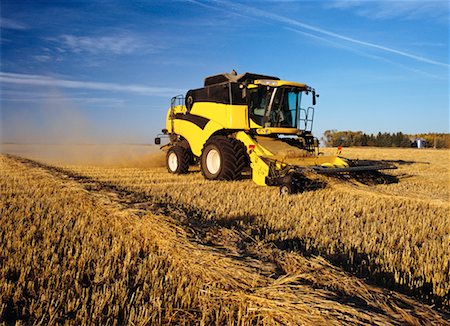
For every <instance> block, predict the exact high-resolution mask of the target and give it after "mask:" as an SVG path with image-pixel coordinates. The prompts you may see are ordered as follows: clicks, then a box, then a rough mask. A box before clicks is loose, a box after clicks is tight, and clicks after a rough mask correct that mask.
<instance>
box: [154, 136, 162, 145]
mask: <svg viewBox="0 0 450 326" xmlns="http://www.w3.org/2000/svg"><path fill="white" fill-rule="evenodd" d="M155 145H161V138H159V137H156V138H155Z"/></svg>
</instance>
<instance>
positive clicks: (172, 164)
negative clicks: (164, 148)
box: [167, 152, 178, 172]
mask: <svg viewBox="0 0 450 326" xmlns="http://www.w3.org/2000/svg"><path fill="white" fill-rule="evenodd" d="M167 162H168V164H169V169H170V171H172V172H175V171H176V170H177V168H178V157H177V154H175V153H174V152H172V153H170V154H169V158H168V159H167Z"/></svg>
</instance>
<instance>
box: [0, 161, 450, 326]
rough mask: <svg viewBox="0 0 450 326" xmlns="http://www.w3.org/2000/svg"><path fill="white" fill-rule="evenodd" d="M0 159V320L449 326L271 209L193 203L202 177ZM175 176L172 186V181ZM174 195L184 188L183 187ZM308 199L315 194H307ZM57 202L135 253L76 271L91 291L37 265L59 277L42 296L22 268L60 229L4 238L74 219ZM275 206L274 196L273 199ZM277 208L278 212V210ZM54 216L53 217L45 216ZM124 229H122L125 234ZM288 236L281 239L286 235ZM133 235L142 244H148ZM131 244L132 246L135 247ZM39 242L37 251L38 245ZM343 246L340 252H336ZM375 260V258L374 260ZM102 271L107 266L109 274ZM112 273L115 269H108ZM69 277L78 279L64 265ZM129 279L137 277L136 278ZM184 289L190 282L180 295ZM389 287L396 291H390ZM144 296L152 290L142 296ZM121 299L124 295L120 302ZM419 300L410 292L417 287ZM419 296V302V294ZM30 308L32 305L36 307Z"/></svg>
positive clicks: (90, 242)
mask: <svg viewBox="0 0 450 326" xmlns="http://www.w3.org/2000/svg"><path fill="white" fill-rule="evenodd" d="M1 160H2V161H1V164H2V170H3V171H4V172H6V173H5V178H4V179H2V184H1V185H2V190H1V192H2V193H1V194H2V198H5V199H4V200H3V199H2V203H1V205H2V206H1V212H2V215H1V219H2V226H3V225H5V226H6V227H4V228H3V227H2V232H1V238H2V239H1V240H2V243H3V246H5V248H2V253H3V252H9V255H7V256H6V255H5V256H3V257H0V258H1V260H2V262H4V264H3V267H2V270H1V274H0V276H1V279H0V280H1V282H2V287H3V291H2V294H1V304H2V306H1V308H0V317H2V319H3V320H6V321H14V320H24V321H28V322H30V321H31V322H35V321H37V320H38V319H39V318H42V321H45V322H50V323H52V322H55V321H63V320H69V321H70V320H73V321H74V322H86V321H88V320H89V321H93V322H101V323H105V322H107V323H117V322H118V323H122V322H134V323H138V324H142V323H144V324H145V323H174V322H175V323H179V324H192V323H194V324H195V323H197V322H203V323H205V324H210V323H218V324H233V323H238V324H250V323H255V322H256V323H260V324H268V325H269V324H274V323H279V324H317V323H322V324H325V323H326V324H361V325H363V324H405V323H408V324H445V323H446V322H448V316H447V315H445V314H443V313H439V312H438V311H436V310H433V309H431V308H429V307H427V306H426V305H424V304H422V303H419V302H418V301H417V300H415V299H411V298H410V297H407V296H406V295H404V294H400V293H398V292H394V291H391V290H389V289H384V288H380V287H377V286H373V285H369V284H368V283H366V282H364V281H363V280H361V279H360V278H356V277H354V276H351V275H350V274H348V272H346V271H344V270H343V269H342V268H341V267H343V268H344V269H346V270H348V271H351V272H354V273H356V274H358V273H360V272H362V271H363V269H362V268H361V266H360V267H359V269H358V268H353V267H352V265H351V264H347V263H346V260H348V259H350V256H349V255H348V254H346V253H344V252H337V253H336V254H334V255H331V254H330V253H329V252H328V253H327V252H326V251H323V250H322V249H321V246H320V245H318V244H317V243H314V242H313V241H311V242H308V241H305V240H304V239H302V238H301V237H293V236H290V235H289V234H287V233H286V231H285V230H286V229H288V228H289V225H287V226H285V229H280V228H279V227H278V226H277V224H276V223H275V224H273V223H272V224H271V223H270V221H264V216H265V214H264V208H263V209H262V210H261V213H259V214H255V213H252V210H251V209H250V208H249V209H248V210H244V211H242V212H241V213H239V212H237V211H234V210H235V209H237V208H236V207H238V208H239V205H240V201H239V200H236V202H234V203H228V204H227V205H228V206H227V207H226V208H225V209H224V210H223V212H222V213H221V212H220V208H219V207H218V205H216V204H215V201H217V200H218V199H216V198H210V197H207V196H205V197H206V198H205V199H206V200H209V204H210V206H207V205H204V203H203V202H202V201H201V200H200V201H195V200H190V198H189V196H192V193H193V194H194V195H196V191H197V192H198V191H200V190H201V189H200V188H201V187H202V186H203V185H204V184H205V181H203V180H200V179H199V178H198V176H197V174H191V175H188V176H182V177H178V176H176V177H173V176H169V175H168V174H167V173H165V172H164V171H160V170H158V169H156V172H151V173H155V174H152V178H150V179H146V180H144V181H145V182H144V181H143V180H136V179H139V178H142V176H141V174H140V172H142V174H145V173H147V172H148V171H145V170H143V171H136V170H133V169H122V170H121V171H118V170H117V169H106V168H104V169H103V168H102V169H96V168H92V169H89V168H86V167H58V166H51V165H47V164H44V163H39V162H37V161H33V160H28V159H24V158H19V157H13V156H2V157H1ZM158 178H164V179H165V181H164V182H165V183H164V184H163V185H160V184H159V181H158ZM170 178H173V180H174V182H172V184H171V183H170ZM167 179H169V180H167ZM133 181H134V183H133ZM133 184H135V185H134V186H133ZM23 185H26V186H23ZM150 185H153V188H154V189H153V190H148V188H149V187H150ZM217 185H219V183H216V184H215V185H214V183H211V182H210V183H209V188H207V189H206V190H207V191H211V189H212V188H213V186H216V187H217ZM221 185H222V184H221ZM222 186H223V188H222V189H221V190H222V191H223V194H224V196H223V199H222V200H224V201H227V198H226V196H228V195H229V194H230V193H233V192H234V188H233V187H236V186H238V187H240V188H243V190H240V191H239V192H236V191H235V194H234V195H235V196H236V197H239V196H240V195H242V191H248V192H250V193H252V194H254V195H255V197H256V198H258V196H260V195H261V192H263V191H266V189H264V188H262V189H259V188H255V187H254V186H253V185H252V184H250V183H249V181H244V182H238V183H224V184H223V185H222ZM333 186H334V187H335V190H334V191H336V189H337V190H338V191H341V192H343V193H346V192H349V191H351V192H352V195H355V193H354V192H356V193H362V194H364V196H369V197H376V198H380V197H381V198H384V197H388V198H387V200H388V204H389V203H390V202H389V201H394V202H395V200H400V201H405V202H407V203H409V202H410V201H411V198H410V197H406V196H405V194H404V193H403V192H402V191H398V193H397V194H395V196H396V197H397V198H396V199H392V198H391V197H392V196H393V195H394V193H395V192H397V190H395V189H394V190H389V189H388V188H380V189H377V190H375V189H371V188H368V187H365V186H352V187H347V186H345V185H344V186H342V185H339V184H336V185H333ZM194 188H195V189H194ZM49 189H51V190H49ZM162 189H164V190H162ZM177 189H178V191H175V190H177ZM189 189H191V194H189V195H188V198H184V199H183V196H182V194H183V191H184V192H186V191H189ZM199 189H200V190H199ZM255 189H256V190H255ZM349 189H351V190H349ZM49 191H50V192H51V194H52V197H53V198H54V199H48V200H47V199H46V200H44V199H43V198H44V197H43V195H45V194H48V192H49ZM324 191H325V192H326V191H328V190H324ZM392 191H393V192H392ZM319 193H320V192H319ZM21 195H23V197H21ZM70 196H73V198H74V199H73V200H74V205H73V208H72V207H71V206H70V198H71V197H70ZM305 196H306V197H307V196H313V195H312V194H305ZM30 198H32V199H33V200H34V202H35V203H34V205H31V206H30V205H28V206H27V205H25V201H26V200H27V199H28V200H29V199H30ZM58 198H60V199H62V198H65V200H67V201H68V202H67V203H66V204H67V205H68V206H67V207H69V208H71V209H72V210H73V214H74V215H77V214H78V213H77V210H79V211H80V212H79V213H81V214H83V212H89V214H88V215H89V216H88V217H84V218H85V219H86V220H85V222H83V223H86V225H85V227H86V233H90V232H93V234H96V232H99V231H100V230H97V231H95V232H94V231H92V230H95V228H96V227H97V228H99V227H101V226H103V227H104V226H107V225H109V226H110V227H111V228H110V229H109V230H108V229H107V230H104V229H102V230H101V231H100V232H104V233H105V234H103V236H104V237H105V238H106V239H111V238H114V239H115V238H117V239H118V242H119V243H121V242H120V241H122V242H123V244H121V246H123V248H122V247H121V248H122V249H121V250H125V251H126V250H127V249H129V250H130V251H129V252H128V253H126V254H125V255H119V257H116V258H114V257H109V256H107V259H106V261H107V262H108V261H110V260H111V261H112V262H114V264H113V265H112V266H108V265H102V264H101V263H99V261H98V260H102V259H104V258H100V257H101V256H99V257H95V256H94V257H90V259H91V260H90V264H88V265H86V264H84V265H82V266H84V268H86V270H85V271H81V272H80V271H78V272H77V273H75V274H74V275H72V276H73V280H71V281H72V282H75V284H77V282H78V283H80V284H82V286H81V287H82V288H83V289H88V290H89V291H85V290H83V289H81V290H80V289H76V286H75V287H74V289H70V284H71V282H68V283H67V284H64V282H62V281H61V280H60V279H58V277H59V276H57V275H52V274H51V273H49V271H47V270H45V266H44V267H42V266H41V267H37V268H42V270H41V271H40V272H41V273H40V275H45V274H46V273H49V274H48V275H46V276H47V278H48V282H54V284H55V289H54V291H53V292H51V294H50V293H49V292H48V289H44V288H42V289H41V288H39V287H38V286H36V285H35V284H36V283H39V282H40V281H36V280H30V279H28V278H29V277H32V275H34V277H39V273H36V272H33V273H31V272H30V270H29V269H27V268H26V267H27V265H21V264H24V262H25V261H27V259H29V260H30V262H31V265H33V266H40V264H37V265H36V264H35V262H33V258H27V259H24V256H27V252H26V251H27V245H30V248H29V249H36V248H40V249H41V250H57V248H54V247H51V246H50V247H46V246H45V245H42V246H41V244H39V240H42V239H43V238H45V236H46V233H48V234H50V233H55V232H56V233H58V232H57V230H55V229H53V230H46V229H44V228H42V229H41V230H40V233H39V236H38V237H37V238H36V236H35V233H33V235H32V236H31V237H30V238H29V239H28V238H27V237H24V238H23V240H22V241H23V243H13V242H12V241H9V242H8V241H6V240H7V238H8V237H10V238H15V236H14V235H12V236H11V235H10V234H8V232H16V233H17V234H19V233H20V234H22V235H23V234H24V233H25V234H28V233H27V232H26V230H21V226H20V225H15V226H14V227H13V226H12V223H13V221H11V218H16V217H18V216H21V218H22V220H23V219H25V220H26V223H25V224H26V225H27V226H26V227H27V228H29V227H30V225H33V224H34V223H35V224H39V223H41V224H42V225H43V224H45V222H44V220H45V219H47V218H48V219H52V218H54V219H57V218H62V219H64V218H68V219H69V220H70V216H68V215H67V214H60V213H59V212H58V210H57V209H56V210H55V209H54V207H51V205H53V204H55V203H54V202H53V201H57V200H58ZM269 199H273V196H272V197H270V198H269ZM445 199H446V198H445V192H441V193H436V194H435V196H434V198H431V204H430V201H426V203H423V202H424V199H423V198H421V197H420V194H417V195H416V196H415V197H414V196H413V200H414V203H415V204H414V205H416V206H414V205H412V206H411V207H412V209H413V210H417V209H418V208H417V207H419V206H417V205H422V204H426V205H432V208H431V209H432V212H433V214H437V215H436V216H438V217H439V216H440V214H445V213H446V212H447V213H448V206H446V200H445ZM21 200H22V202H21ZM21 203H22V204H24V206H27V207H28V208H29V210H28V215H27V214H24V212H21V211H20V208H18V207H17V206H18V205H19V204H21ZM395 203H396V202H395ZM388 204H383V205H388ZM252 205H255V203H252ZM369 206H370V205H369ZM400 206H401V205H400ZM386 207H388V206H386ZM408 209H409V208H408ZM274 210H275V211H276V210H281V208H277V207H274ZM369 210H370V207H369ZM49 211H51V212H52V213H48V212H49ZM30 212H31V214H30ZM42 212H46V213H45V214H43V213H42ZM38 213H40V214H41V215H39V214H38ZM363 213H364V212H363ZM52 214H54V216H52ZM59 215H61V216H59ZM69 215H70V214H69ZM280 218H282V217H280ZM35 219H36V220H35ZM83 221H84V220H83ZM285 222H286V221H285ZM71 223H72V228H71V227H70V226H69V227H68V226H67V223H66V224H64V230H65V232H66V234H65V235H64V237H66V238H67V239H69V240H70V238H71V237H73V238H74V239H75V238H77V237H78V236H80V235H77V234H72V233H74V232H75V227H74V226H75V225H76V223H77V221H72V222H71ZM286 223H288V222H286ZM121 231H123V234H120V232H121ZM444 231H445V230H444ZM283 232H284V234H285V237H283V236H282V235H283ZM61 233H62V231H61ZM280 233H281V236H280ZM60 236H61V237H63V235H60ZM49 237H50V235H49ZM56 237H58V236H56ZM81 237H83V236H81ZM27 239H28V240H27ZM133 239H134V240H133ZM136 239H145V241H142V245H141V247H140V245H139V241H137V240H136ZM56 240H57V242H58V241H59V243H61V242H64V241H63V239H62V238H55V241H56ZM69 240H66V241H67V245H68V246H71V245H73V246H76V245H75V244H71V243H70V242H69ZM84 240H85V241H86V243H84V244H82V246H83V247H92V246H94V247H93V248H94V249H93V251H92V252H91V254H93V255H95V253H96V252H97V250H96V248H95V245H96V244H97V245H99V247H101V246H104V250H105V252H108V247H111V246H112V244H111V241H109V242H108V243H109V245H108V244H104V243H102V239H96V240H94V239H93V238H92V237H89V238H84ZM26 241H29V242H26ZM96 241H98V243H97V242H96ZM128 241H131V244H129V243H128ZM100 244H101V246H100ZM444 244H445V243H444ZM127 245H129V247H128V248H127ZM33 246H35V247H36V248H32V247H33ZM323 246H325V245H323ZM18 247H22V248H21V249H18ZM102 248H103V247H102ZM133 248H135V250H134V251H133ZM337 249H339V248H338V247H336V250H337ZM113 251H114V250H109V252H113ZM65 252H66V253H67V252H73V250H72V251H70V250H68V251H65ZM318 253H321V254H323V256H325V257H327V259H328V261H327V260H325V259H324V258H321V257H320V256H316V254H318ZM147 255H148V256H153V257H156V258H154V261H153V262H156V263H158V264H159V263H160V262H161V261H166V262H167V263H166V264H167V266H166V267H165V271H166V273H165V275H166V276H164V273H163V272H161V274H159V275H158V276H155V275H154V274H152V277H150V278H149V277H148V275H145V271H146V270H144V269H138V268H137V267H139V266H138V265H139V263H142V262H147V263H149V264H150V262H148V261H147V260H146V259H147V258H146V257H147ZM344 256H345V259H343V257H344ZM333 257H334V259H333ZM362 257H363V256H358V255H356V256H355V257H351V259H352V263H353V264H359V265H361V264H364V259H366V258H362ZM338 258H340V259H341V260H343V261H344V263H343V264H341V267H336V266H333V265H332V264H331V263H330V262H329V261H331V262H333V263H335V262H336V261H337V259H338ZM61 259H62V261H61ZM64 259H71V257H60V264H61V265H64V264H63V261H64ZM74 259H75V258H74ZM358 259H359V260H360V261H358ZM130 262H131V263H130ZM367 262H368V263H370V260H369V259H368V258H367ZM438 263H439V262H438ZM130 264H131V265H133V264H134V268H130V269H129V270H125V268H123V269H122V266H127V265H130ZM66 265H67V264H66ZM338 265H339V264H338ZM158 266H159V265H158ZM19 267H21V268H19ZM100 267H103V270H102V268H100ZM141 267H144V266H141ZM369 267H370V266H369ZM105 268H107V269H108V270H107V271H105V270H104V269H105ZM147 268H148V269H147V270H148V272H149V273H151V272H152V271H153V272H154V273H157V269H155V267H153V269H152V268H151V266H150V267H148V266H147ZM383 268H384V267H383ZM115 269H119V270H120V273H119V272H118V271H116V272H115V273H113V272H114V270H115ZM369 269H370V268H369ZM161 270H162V271H163V270H164V269H163V268H161ZM62 272H66V273H68V274H70V273H72V272H71V271H64V270H62ZM108 272H109V273H110V274H108ZM366 272H368V271H366ZM121 273H122V274H123V275H125V276H126V277H127V278H128V280H129V281H128V282H125V283H123V282H122V280H121V281H120V282H118V283H119V286H120V287H119V288H117V287H114V282H112V281H111V280H110V281H108V278H109V277H110V278H113V277H112V275H116V276H115V277H117V274H120V275H122V274H121ZM133 273H135V274H136V273H137V274H139V277H136V275H133ZM444 273H445V271H444ZM447 273H448V272H447ZM14 275H15V276H14ZM86 275H87V276H86ZM100 275H101V276H102V277H100ZM167 275H170V276H169V281H167V280H166V281H167V282H169V284H166V286H165V287H163V288H162V289H165V290H164V291H162V292H161V289H160V291H159V292H158V291H157V288H158V286H156V285H155V286H154V287H153V289H152V286H153V285H154V284H160V283H161V282H164V280H165V279H167V277H168V276H167ZM444 275H445V274H444ZM378 276H379V274H378ZM412 276H414V275H412ZM438 276H439V275H438ZM55 278H56V279H55ZM98 278H102V279H104V280H103V281H102V282H97V283H96V282H95V281H94V280H96V279H98ZM444 278H445V276H444ZM170 279H171V280H170ZM130 280H131V281H130ZM133 280H134V281H133ZM373 280H375V279H373ZM30 282H32V283H33V282H34V285H33V291H31V290H30V289H29V287H30V286H31V285H30ZM11 283H16V284H15V285H16V288H12V287H11V286H10V284H11ZM146 283H148V284H147V287H148V286H150V289H147V290H146V291H147V292H145V290H144V289H145V286H146V285H145V284H146ZM39 284H40V283H39ZM180 284H182V285H183V286H181V288H180V287H179V285H180ZM443 284H446V283H439V284H438V286H440V288H443V289H445V287H444V285H443ZM384 285H385V286H388V287H389V285H388V284H384ZM394 285H395V284H394ZM396 286H398V285H396ZM172 287H173V288H172ZM392 288H395V286H393V287H392ZM400 288H401V287H400ZM419 288H420V287H419ZM438 288H439V287H438ZM20 290H21V291H22V292H21V293H22V295H23V296H24V298H23V297H22V298H18V297H17V291H19V292H20ZM71 291H72V292H71ZM171 291H172V292H171ZM64 292H65V293H64ZM144 292H145V293H146V295H143V294H142V293H144ZM164 292H166V293H164ZM406 292H408V291H406ZM121 293H124V295H123V296H122V297H121ZM411 293H412V294H414V291H413V290H412V291H411ZM418 293H419V292H418ZM421 293H422V294H421V295H423V292H421ZM444 293H445V292H444ZM419 294H420V293H419ZM43 295H44V298H45V299H44V300H43V298H42V296H43ZM102 295H103V301H102V302H100V303H99V301H95V300H93V298H97V299H101V298H102ZM427 295H428V298H434V299H433V300H438V301H439V300H441V301H440V302H445V301H442V298H445V295H444V296H442V295H441V296H435V295H433V293H432V292H430V293H428V294H427ZM46 296H47V297H46ZM48 296H50V297H51V298H48ZM77 296H80V297H82V298H86V300H83V299H81V301H80V302H77V301H76V300H75V299H74V298H76V297H77ZM447 297H448V293H447ZM61 298H65V299H64V300H62V299H61ZM131 298H133V299H131ZM425 299H426V298H425ZM71 300H72V301H73V300H75V301H74V302H75V303H73V304H72V305H71V306H70V307H68V305H69V304H68V303H69V302H72V301H71ZM139 300H140V301H139ZM444 300H445V299H444ZM56 301H57V302H60V305H59V306H58V308H51V307H52V305H51V304H50V303H51V302H56ZM65 302H67V304H65ZM156 302H159V303H158V304H157V303H156ZM108 305H109V306H111V307H110V308H109V309H107V310H106V312H105V308H104V307H105V306H108ZM444 306H445V304H444ZM30 307H35V309H34V311H33V309H31V308H30Z"/></svg>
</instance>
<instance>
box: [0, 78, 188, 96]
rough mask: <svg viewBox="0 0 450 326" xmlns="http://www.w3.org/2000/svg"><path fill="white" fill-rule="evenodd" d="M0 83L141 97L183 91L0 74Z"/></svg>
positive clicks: (170, 94) (169, 94) (168, 94)
mask: <svg viewBox="0 0 450 326" xmlns="http://www.w3.org/2000/svg"><path fill="white" fill-rule="evenodd" d="M0 82H1V83H8V84H20V85H32V86H49V87H61V88H73V89H90V90H101V91H114V92H128V93H139V94H142V95H156V96H164V97H165V96H173V95H174V94H179V93H181V92H182V91H183V90H180V89H175V88H167V87H151V86H145V85H124V84H116V83H102V82H90V81H79V80H67V79H57V78H52V77H48V76H42V75H27V74H16V73H7V72H0Z"/></svg>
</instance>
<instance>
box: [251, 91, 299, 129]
mask: <svg viewBox="0 0 450 326" xmlns="http://www.w3.org/2000/svg"><path fill="white" fill-rule="evenodd" d="M303 90H304V89H301V88H298V87H279V88H273V87H258V88H256V89H250V90H249V102H248V104H249V105H248V107H249V114H250V118H251V119H253V121H254V122H255V123H256V124H258V125H260V126H263V127H283V128H297V129H298V122H299V119H300V113H301V112H300V110H301V108H300V103H301V97H302V91H303Z"/></svg>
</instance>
